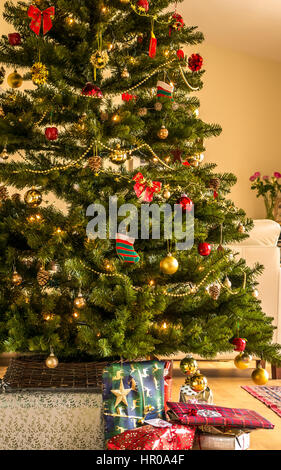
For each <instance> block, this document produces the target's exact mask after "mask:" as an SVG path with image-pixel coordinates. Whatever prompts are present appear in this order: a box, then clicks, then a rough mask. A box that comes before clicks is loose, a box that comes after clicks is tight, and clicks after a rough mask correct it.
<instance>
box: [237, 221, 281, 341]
mask: <svg viewBox="0 0 281 470" xmlns="http://www.w3.org/2000/svg"><path fill="white" fill-rule="evenodd" d="M279 235H280V225H279V224H278V223H277V222H274V221H273V220H268V219H266V220H255V221H254V228H253V230H252V231H251V232H250V236H249V238H247V239H246V240H244V241H243V242H242V243H239V244H235V245H231V246H230V248H231V249H232V250H233V251H235V252H237V253H238V256H240V257H241V258H244V259H245V260H246V263H247V265H248V266H250V267H252V266H253V265H254V264H255V263H257V262H258V263H260V264H262V265H263V266H264V271H263V273H262V275H261V276H260V277H259V279H258V281H259V286H258V290H259V298H260V300H261V304H262V309H263V311H264V312H265V313H266V315H268V316H270V317H273V319H274V321H273V324H274V326H276V327H277V329H276V330H275V333H274V338H273V340H274V342H277V343H279V344H281V270H280V248H278V247H277V242H278V238H279Z"/></svg>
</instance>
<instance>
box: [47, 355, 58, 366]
mask: <svg viewBox="0 0 281 470" xmlns="http://www.w3.org/2000/svg"><path fill="white" fill-rule="evenodd" d="M58 363H59V360H58V358H57V357H56V356H55V355H54V353H53V352H51V353H50V356H48V357H47V359H46V361H45V364H46V366H47V367H48V368H49V369H55V368H56V367H57V366H58Z"/></svg>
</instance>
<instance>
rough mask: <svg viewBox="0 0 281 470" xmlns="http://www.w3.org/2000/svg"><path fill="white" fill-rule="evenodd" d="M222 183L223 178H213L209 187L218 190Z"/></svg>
mask: <svg viewBox="0 0 281 470" xmlns="http://www.w3.org/2000/svg"><path fill="white" fill-rule="evenodd" d="M220 185H221V180H220V179H219V178H212V179H210V181H209V188H211V189H214V190H215V191H218V189H219V188H220Z"/></svg>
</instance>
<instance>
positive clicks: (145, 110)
mask: <svg viewBox="0 0 281 470" xmlns="http://www.w3.org/2000/svg"><path fill="white" fill-rule="evenodd" d="M138 115H139V116H140V117H144V116H146V115H147V108H140V109H139V110H138Z"/></svg>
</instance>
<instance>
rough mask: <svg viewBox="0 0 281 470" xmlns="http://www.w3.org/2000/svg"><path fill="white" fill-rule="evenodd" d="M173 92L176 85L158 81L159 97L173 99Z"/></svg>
mask: <svg viewBox="0 0 281 470" xmlns="http://www.w3.org/2000/svg"><path fill="white" fill-rule="evenodd" d="M173 91H174V85H170V84H169V83H165V82H161V81H160V80H158V82H157V97H160V96H164V97H166V98H172V94H173Z"/></svg>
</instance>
